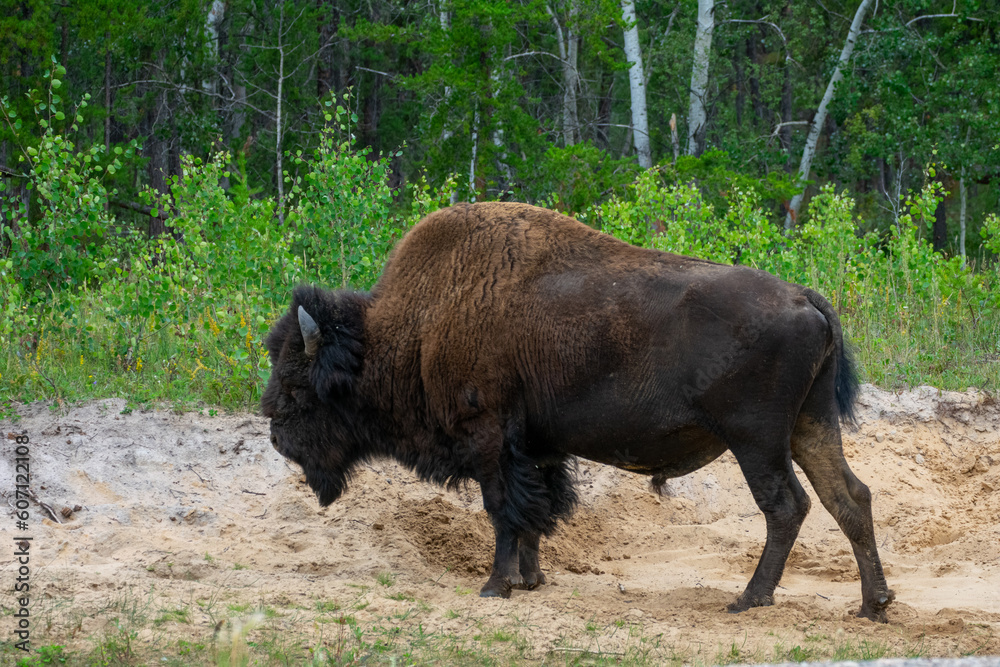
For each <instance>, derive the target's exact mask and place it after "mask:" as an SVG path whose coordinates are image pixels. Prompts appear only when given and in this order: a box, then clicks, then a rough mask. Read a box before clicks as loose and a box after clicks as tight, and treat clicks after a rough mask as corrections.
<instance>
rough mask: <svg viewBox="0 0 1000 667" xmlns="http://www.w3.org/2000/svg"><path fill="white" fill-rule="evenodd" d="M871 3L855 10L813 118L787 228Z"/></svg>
mask: <svg viewBox="0 0 1000 667" xmlns="http://www.w3.org/2000/svg"><path fill="white" fill-rule="evenodd" d="M871 4H872V0H861V4H860V5H859V6H858V10H857V11H856V12H854V21H852V22H851V29H850V31H848V33H847V41H846V42H844V48H843V50H842V51H841V52H840V59H839V60H838V61H837V66H836V67H834V69H833V76H831V77H830V83H829V85H827V87H826V93H824V95H823V100H822V101H821V102H820V103H819V109H817V110H816V117H815V118H813V122H812V126H811V127H810V128H809V136H808V137H806V146H805V148H803V149H802V162H800V163H799V178H798V185H799V187H800V188H802V190H803V192H800V193H799V194H797V195H795V196H794V197H792V202H791V204H790V205H789V207H788V215H787V216H785V229H786V230H787V229H791V228H792V226H793V225H794V224H795V221H796V219H797V218H798V216H799V207H800V206H801V205H802V197H803V195H804V194H805V182H806V181H807V180H809V169H810V168H811V167H812V160H813V156H814V155H815V154H816V143H817V142H818V141H819V135H820V133H821V132H822V131H823V124H824V123H826V110H827V107H828V106H829V105H830V100H832V99H833V92H834V90H835V89H836V87H837V84H838V83H840V80H841V79H843V78H844V68H845V67H847V63H848V62H849V61H850V59H851V53H853V52H854V43H855V42H856V41H857V39H858V33H859V32H860V31H861V24H862V23H863V22H864V20H865V14H867V13H868V8H869V7H870V6H871Z"/></svg>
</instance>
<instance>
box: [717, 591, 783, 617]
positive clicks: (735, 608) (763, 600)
mask: <svg viewBox="0 0 1000 667" xmlns="http://www.w3.org/2000/svg"><path fill="white" fill-rule="evenodd" d="M773 604H774V597H772V596H770V595H765V596H763V597H759V598H748V597H746V596H745V595H741V596H740V597H739V598H737V600H736V602H733V603H732V604H730V605H729V606H727V607H726V611H728V612H729V613H730V614H739V613H740V612H743V611H746V610H747V609H750V608H752V607H770V606H771V605H773Z"/></svg>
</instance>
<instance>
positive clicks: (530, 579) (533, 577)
mask: <svg viewBox="0 0 1000 667" xmlns="http://www.w3.org/2000/svg"><path fill="white" fill-rule="evenodd" d="M521 577H522V581H521V582H520V583H517V584H514V586H513V587H514V588H517V589H520V590H523V591H533V590H535V589H536V588H538V587H539V586H541V585H542V584H544V583H545V575H544V574H542V573H541V572H529V573H528V574H524V575H521Z"/></svg>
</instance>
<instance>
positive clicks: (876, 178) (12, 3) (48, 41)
mask: <svg viewBox="0 0 1000 667" xmlns="http://www.w3.org/2000/svg"><path fill="white" fill-rule="evenodd" d="M0 4H2V6H3V10H2V15H3V16H4V17H5V18H3V19H0V44H2V48H0V77H2V82H3V86H2V90H3V91H4V95H5V96H6V97H7V99H8V101H9V104H10V106H11V108H12V109H14V110H15V111H16V112H17V113H18V116H19V117H20V118H22V119H23V118H30V117H31V116H32V111H33V105H32V102H31V100H30V99H29V98H28V96H27V93H28V92H29V91H30V90H31V89H33V88H41V87H44V86H43V79H42V77H43V73H44V72H45V71H46V70H47V69H49V68H50V67H51V66H52V62H51V58H50V57H52V56H54V57H55V60H57V61H58V62H59V63H60V64H61V65H62V66H64V67H65V69H66V74H65V76H64V77H63V78H62V79H61V84H62V86H61V88H60V89H59V91H58V95H59V97H61V98H62V100H64V104H65V105H68V106H74V107H75V104H76V102H77V101H78V100H80V99H82V98H83V96H84V95H85V94H89V95H90V96H91V97H90V99H89V104H88V105H87V107H86V108H85V109H83V110H81V111H80V115H81V118H82V120H81V121H80V122H78V126H79V132H78V135H77V137H76V138H75V141H76V142H77V143H78V144H80V145H103V146H104V147H105V150H107V151H109V152H111V151H114V149H115V148H117V147H122V148H125V147H128V146H129V144H130V142H136V145H137V146H141V148H140V149H138V150H137V153H136V158H135V159H133V160H130V161H129V162H128V164H127V165H126V166H125V168H123V169H120V170H117V171H116V173H115V174H114V176H113V178H109V179H106V182H105V183H106V185H107V186H108V187H113V188H114V189H115V190H117V195H116V197H115V198H114V202H113V205H117V206H119V207H122V206H132V207H133V209H134V208H135V206H134V204H136V203H137V202H138V200H139V198H138V193H139V191H141V190H142V189H143V188H146V187H149V188H153V189H154V190H157V191H159V192H162V193H168V191H169V187H168V184H169V182H170V179H171V178H172V177H176V176H179V175H180V174H181V161H182V157H183V156H185V155H194V156H201V157H205V156H207V155H209V154H210V153H212V152H214V151H217V150H219V149H220V148H224V149H226V150H228V151H229V152H230V154H231V155H232V156H233V160H234V162H233V165H232V167H233V171H234V172H238V173H239V174H240V177H241V178H243V179H245V183H246V186H247V188H249V190H250V191H251V192H253V193H263V194H273V195H276V196H277V197H278V198H279V200H281V201H279V209H280V208H282V207H284V206H286V205H287V203H286V202H285V201H284V200H285V198H286V195H287V192H284V190H285V189H286V188H285V183H286V182H289V183H290V182H291V181H292V180H294V179H295V178H296V177H297V176H301V175H302V174H304V171H303V170H304V169H305V168H306V167H305V166H304V165H303V164H302V163H296V162H294V160H289V159H288V157H287V155H288V154H292V155H300V154H308V153H310V152H311V151H312V150H313V149H314V148H315V147H316V146H317V145H318V143H319V141H320V130H321V129H322V128H323V127H324V126H326V125H327V124H328V121H327V120H325V114H324V106H323V103H324V102H328V101H330V100H331V98H335V99H336V100H337V101H338V102H341V103H343V104H345V106H346V107H347V108H348V109H349V110H350V111H351V112H353V113H354V114H355V115H356V117H357V122H356V124H355V125H353V127H352V131H353V132H355V133H356V136H357V142H358V145H359V146H365V147H371V149H372V151H373V153H372V155H378V154H380V153H381V154H384V155H392V159H391V163H390V172H391V185H392V186H393V187H398V186H399V185H402V184H404V183H413V182H414V181H416V180H417V179H418V178H420V176H421V174H426V178H427V180H428V182H429V183H430V184H431V185H432V186H440V185H442V184H443V183H444V182H445V180H446V179H447V178H448V177H449V176H451V175H454V177H455V183H456V186H457V187H456V193H455V196H456V198H458V199H460V200H472V199H484V198H488V199H516V200H522V201H531V202H540V201H549V200H550V198H551V196H552V195H557V196H558V203H557V205H558V206H560V207H561V208H564V209H568V210H570V211H571V212H578V211H581V210H583V209H584V208H585V207H586V206H588V205H591V204H594V203H597V202H599V201H600V200H602V199H605V198H607V197H608V196H609V194H611V193H612V192H614V191H615V190H616V188H617V189H620V188H622V187H624V186H625V185H626V184H628V183H631V182H632V180H633V179H634V177H635V171H636V169H637V168H638V164H639V163H640V162H642V161H643V157H644V156H643V150H648V151H649V154H650V155H651V162H652V163H655V164H665V165H670V166H671V168H672V170H673V173H672V177H673V178H676V179H677V180H681V181H686V180H691V179H696V180H698V181H699V182H701V183H703V184H704V185H705V187H706V188H712V187H715V188H716V189H725V183H726V182H731V181H733V180H734V178H737V177H744V178H751V179H756V180H758V181H760V183H761V184H763V186H764V187H763V188H762V190H763V192H762V194H764V195H765V197H767V200H768V205H769V206H770V208H771V210H772V211H773V213H774V215H775V217H776V219H777V218H780V217H781V216H782V215H783V214H784V213H785V212H786V211H787V208H788V206H789V203H790V200H791V199H792V197H793V196H794V194H795V193H796V192H797V191H798V190H799V189H801V188H800V187H798V180H799V179H798V178H797V173H798V170H799V167H800V165H801V162H802V156H803V151H804V148H805V147H806V142H807V138H808V133H809V131H810V129H811V123H812V122H813V121H814V120H815V119H816V118H817V115H818V109H819V107H820V106H821V102H822V101H823V98H824V93H825V92H826V89H827V87H828V85H829V82H830V79H831V76H832V75H833V73H834V71H835V68H836V66H837V64H838V59H839V58H840V56H841V53H842V50H843V48H844V45H845V43H846V42H847V39H848V36H849V33H850V29H851V26H852V22H853V21H854V20H855V18H856V16H857V15H858V14H861V16H860V24H859V29H858V30H857V32H856V34H855V35H853V37H854V51H853V54H851V56H850V59H849V61H848V62H847V63H845V64H844V66H843V67H842V68H841V69H842V75H843V81H841V82H840V83H839V85H838V86H836V89H835V92H834V93H833V95H832V98H831V99H830V101H829V103H828V105H827V106H826V107H824V108H823V110H822V111H823V115H825V119H823V120H822V125H821V126H820V127H819V136H818V146H817V147H816V150H815V159H814V160H813V161H812V165H811V167H812V168H811V169H810V170H809V172H808V174H807V178H808V179H811V180H812V181H813V182H815V183H816V184H817V186H818V185H821V184H823V183H826V182H832V183H835V184H836V186H837V187H838V188H840V189H847V190H849V191H850V192H851V193H853V194H854V195H855V196H856V197H857V198H858V200H859V211H860V213H861V214H862V217H863V218H864V220H865V221H866V222H867V224H868V225H870V226H873V227H879V226H881V227H885V226H886V225H888V224H889V223H890V222H892V221H894V219H895V217H897V216H898V214H899V201H900V196H901V194H905V192H906V191H907V190H908V189H919V188H920V187H921V186H922V185H923V184H924V183H925V182H926V178H927V176H926V175H925V172H926V169H927V166H928V165H929V164H932V163H933V164H936V165H937V168H936V170H935V175H934V177H933V178H934V179H935V180H936V182H938V183H940V184H941V186H942V187H943V190H944V192H945V196H944V198H943V199H942V201H941V203H940V204H939V208H938V210H937V211H936V220H937V226H935V227H934V229H933V231H932V236H931V238H932V241H933V243H934V246H935V248H936V249H939V250H943V251H945V252H949V253H957V252H960V251H961V248H960V239H959V227H960V218H962V217H963V216H962V206H961V201H960V199H962V195H963V185H964V194H965V201H966V204H965V209H964V211H965V215H964V219H965V220H966V221H967V224H968V226H969V227H968V233H967V235H966V243H967V244H968V250H969V252H970V254H975V253H977V252H978V251H979V250H980V247H981V239H980V237H979V235H978V233H977V232H978V229H979V225H980V224H981V221H982V219H983V217H984V214H985V213H986V212H989V211H995V210H996V209H997V200H998V194H1000V149H998V146H997V140H998V135H997V132H996V127H997V125H996V124H997V122H998V121H997V118H1000V115H998V111H1000V80H998V72H1000V44H998V36H997V29H998V24H1000V4H998V3H997V2H995V1H994V0H981V1H980V0H962V1H961V2H959V1H958V0H955V1H954V2H948V0H901V1H897V2H891V3H886V2H883V3H881V4H879V3H873V2H871V1H870V0H869V1H867V2H855V1H854V0H850V1H842V0H777V1H768V0H753V1H746V2H739V3H732V4H727V3H722V2H715V3H713V2H711V1H706V0H701V2H700V3H699V2H697V1H695V0H688V1H686V2H660V1H647V0H638V1H637V2H635V3H634V6H633V3H632V0H629V1H628V2H618V1H617V0H614V1H612V0H549V1H547V2H543V1H538V0H518V1H508V0H455V1H441V2H411V1H396V0H391V1H382V2H353V1H341V0H287V1H284V2H281V1H272V2H260V1H259V0H228V1H225V2H223V1H222V0H214V1H212V2H208V1H207V0H177V1H175V2H134V1H133V0H121V1H119V0H116V1H115V2H108V1H107V0H74V1H72V2H67V3H49V2H41V1H38V0H3V1H2V3H0ZM630 8H631V11H632V13H633V15H634V22H628V21H626V20H625V19H624V18H623V16H624V14H625V13H628V11H629V10H630ZM623 9H624V10H625V11H624V13H623ZM699 11H701V12H702V19H701V20H702V32H701V33H699V28H698V24H699ZM706 25H707V26H708V34H707V37H708V43H707V44H706V43H705V39H704V38H702V39H701V42H699V41H698V40H697V39H696V36H698V35H699V34H701V35H702V36H704V33H705V28H706ZM632 28H635V29H637V37H638V50H637V51H635V55H634V56H633V57H632V58H629V57H628V56H627V55H626V50H627V48H628V46H629V45H628V36H629V35H628V33H629V29H632ZM630 60H637V61H638V62H636V64H634V65H631V66H630ZM699 61H701V62H702V63H703V66H704V68H705V72H704V75H703V78H702V79H701V80H697V77H694V76H693V73H694V72H693V69H696V68H695V65H696V63H697V62H699ZM637 70H641V73H639V74H640V76H641V81H640V83H641V84H642V85H641V88H642V89H643V90H642V91H641V92H642V93H643V95H644V97H645V103H644V106H645V111H644V114H645V116H646V118H647V119H648V120H647V121H644V122H645V123H646V129H643V130H637V127H638V126H639V125H640V123H638V122H634V121H633V118H634V115H633V112H634V110H635V107H636V106H637V105H638V102H637V101H636V100H635V97H636V96H635V94H633V93H634V91H633V90H632V89H630V81H629V76H630V73H632V74H636V73H638V72H637ZM695 92H697V93H698V94H697V96H696V95H695V94H694V93H695ZM345 96H348V97H347V101H346V102H344V101H343V100H344V98H345ZM694 97H697V98H698V100H699V104H700V107H701V108H700V109H699V108H698V106H699V105H698V104H695V100H694V99H693V98H694ZM692 116H694V117H695V122H696V123H697V127H693V126H692V125H693V123H692ZM4 125H5V126H4V127H0V168H2V170H3V173H4V176H5V178H6V179H10V180H11V183H10V184H9V187H10V188H13V189H18V188H20V190H21V192H20V194H21V196H22V197H23V198H24V200H25V203H26V204H27V205H28V206H30V203H29V202H30V197H31V195H30V193H29V192H28V191H27V189H26V188H25V185H26V182H27V179H25V178H19V176H22V175H23V174H24V173H25V169H24V168H23V165H22V164H21V163H19V162H18V161H17V157H18V155H19V152H20V149H19V148H18V146H23V145H24V144H25V143H26V142H25V138H24V137H15V136H13V135H14V131H13V128H12V127H10V126H9V125H7V124H4ZM637 132H640V133H641V134H642V135H644V136H648V148H644V146H643V142H642V141H641V140H640V141H639V142H637V141H636V133H637ZM640 139H641V137H640ZM27 143H30V141H29V142H27ZM637 144H638V146H639V154H638V155H637V148H636V146H637ZM404 147H405V148H404ZM401 149H402V150H401ZM684 156H694V158H699V159H691V158H689V159H684ZM647 159H649V158H647ZM282 174H287V178H282ZM815 190H816V187H815V186H814V187H813V188H812V189H810V190H809V192H814V191H815ZM8 191H9V190H8ZM711 194H717V193H711ZM124 210H125V209H123V210H122V211H119V216H122V217H126V218H127V216H125V213H124ZM281 214H282V211H281V210H279V211H278V215H279V216H281ZM132 220H133V223H134V224H149V225H151V229H150V231H152V232H153V233H158V232H162V225H160V224H159V223H160V222H162V221H163V219H162V218H155V219H153V221H152V222H150V220H149V219H147V218H146V217H142V216H140V215H136V216H135V217H134V218H132ZM797 221H798V219H797V218H796V222H797Z"/></svg>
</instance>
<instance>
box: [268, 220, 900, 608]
mask: <svg viewBox="0 0 1000 667" xmlns="http://www.w3.org/2000/svg"><path fill="white" fill-rule="evenodd" d="M268 346H269V348H270V352H271V357H272V361H273V364H274V371H273V373H272V376H271V381H270V383H269V385H268V388H267V391H266V392H265V395H264V398H263V400H262V406H263V411H264V414H265V415H266V416H268V417H270V418H271V420H272V422H271V433H272V436H271V438H272V442H273V443H274V446H275V447H276V449H277V450H278V451H279V452H281V453H282V454H284V455H285V456H287V457H289V458H291V459H292V460H294V461H296V462H298V463H299V464H301V465H302V467H303V469H304V470H305V473H306V477H307V480H308V481H309V483H310V484H311V485H312V487H313V488H314V489H315V490H316V492H317V495H318V496H319V500H320V502H321V503H323V504H328V503H330V502H332V501H333V500H334V499H336V498H337V497H338V496H339V495H340V493H341V491H342V490H343V488H344V485H345V484H346V482H347V479H348V478H349V476H350V472H351V470H352V468H353V467H354V466H355V465H356V464H357V463H358V462H360V461H363V460H365V459H369V458H372V457H377V456H388V457H393V458H395V459H397V460H399V461H401V462H402V463H404V464H406V465H408V466H410V467H411V468H413V469H414V470H415V471H416V472H417V473H418V474H419V475H420V476H421V477H423V478H425V479H427V480H430V481H433V482H437V483H443V484H454V483H457V482H460V481H462V480H465V479H472V480H475V481H477V482H478V483H479V484H480V486H481V488H482V491H483V499H484V503H485V506H486V509H487V511H488V512H489V513H490V516H491V518H492V520H493V524H494V527H495V530H496V537H497V546H496V555H495V560H494V567H493V572H492V575H491V576H490V579H489V581H488V582H487V583H486V585H485V586H484V587H483V590H482V594H483V595H503V596H507V595H509V594H510V588H511V587H525V588H534V587H535V586H537V585H538V584H540V583H543V582H544V575H543V574H542V573H541V570H540V569H539V565H538V542H539V537H540V536H541V535H543V534H548V533H550V532H551V531H552V530H553V528H554V527H555V525H556V522H557V521H558V519H560V518H562V517H565V516H566V515H568V513H569V512H570V511H571V510H572V507H573V504H574V503H575V501H576V495H575V493H574V491H573V483H572V476H571V469H570V465H571V460H572V459H571V458H570V457H571V456H573V455H576V456H581V457H584V458H588V459H591V460H594V461H600V462H602V463H607V464H611V465H615V466H618V467H621V468H625V469H627V470H632V471H635V472H638V473H642V474H648V475H652V476H653V478H654V482H662V480H664V479H665V478H667V477H674V476H679V475H684V474H687V473H689V472H691V471H693V470H695V469H697V468H699V467H701V466H703V465H705V464H706V463H708V462H709V461H711V460H713V459H714V458H716V457H718V456H719V455H720V454H722V453H723V452H724V451H726V450H727V449H730V450H732V452H733V454H734V455H735V456H736V459H737V460H738V461H739V464H740V466H741V468H742V470H743V472H744V475H745V476H746V479H747V482H748V484H749V485H750V489H751V491H752V492H753V495H754V499H755V500H756V501H757V504H758V506H759V507H760V509H761V510H762V511H763V512H764V515H765V517H766V519H767V528H768V538H767V544H766V546H765V548H764V552H763V554H762V555H761V560H760V564H759V565H758V568H757V571H756V572H755V573H754V575H753V577H752V579H751V580H750V583H749V585H748V586H747V589H746V591H745V592H744V593H743V595H741V596H740V598H739V599H738V600H737V601H736V602H735V603H733V605H731V610H733V611H742V610H744V609H747V608H749V607H753V606H759V605H766V604H771V603H772V595H773V592H774V589H775V587H776V585H777V583H778V581H779V579H780V578H781V574H782V571H783V569H784V565H785V561H786V559H787V557H788V553H789V551H790V550H791V547H792V544H793V542H794V541H795V538H796V536H797V534H798V530H799V527H800V526H801V524H802V521H803V519H804V518H805V515H806V512H808V510H809V499H808V496H807V495H806V493H805V491H804V490H803V488H802V486H801V485H800V484H799V482H798V480H797V479H796V477H795V473H794V472H793V470H792V460H795V461H796V462H797V463H798V464H799V465H800V466H801V467H802V469H803V470H804V471H805V473H806V476H807V477H808V478H809V479H810V481H811V483H812V484H813V486H814V488H815V489H816V491H817V493H818V494H819V496H820V498H821V500H822V501H823V504H824V505H825V506H826V507H827V509H828V510H830V512H831V513H833V515H834V517H835V518H836V519H837V521H838V522H839V524H840V526H841V528H842V530H843V531H844V533H845V534H846V535H847V537H848V538H849V539H850V541H851V544H852V546H853V547H854V552H855V555H856V557H857V560H858V566H859V568H860V571H861V580H862V595H863V601H862V607H861V611H860V615H862V616H865V617H868V618H872V619H875V620H883V621H884V620H885V607H886V606H887V605H888V604H889V603H890V602H891V600H892V592H891V591H889V590H888V588H887V586H886V583H885V577H884V576H883V573H882V567H881V564H880V562H879V557H878V553H877V551H876V548H875V536H874V530H873V525H872V515H871V495H870V493H869V491H868V488H867V487H866V486H865V485H864V484H862V483H861V482H860V481H859V480H858V479H857V478H856V477H855V476H854V475H853V473H851V471H850V469H849V468H848V466H847V463H846V461H845V460H844V457H843V453H842V449H841V439H840V425H839V420H840V419H841V418H845V419H849V418H850V417H851V408H852V404H853V399H854V394H855V391H856V386H857V382H856V380H855V378H854V372H853V368H852V366H851V363H850V360H849V358H848V357H847V356H846V354H845V351H844V344H843V339H842V336H841V331H840V323H839V320H838V318H837V315H836V313H835V312H834V311H833V309H832V308H831V307H830V304H829V303H828V302H827V301H826V300H825V299H823V297H821V296H819V295H818V294H816V293H815V292H813V291H811V290H809V289H807V288H804V287H801V286H798V285H792V284H789V283H786V282H783V281H781V280H778V279H777V278H775V277H773V276H771V275H769V274H767V273H764V272H762V271H757V270H754V269H750V268H745V267H730V266H722V265H719V264H714V263H711V262H706V261H702V260H698V259H692V258H688V257H681V256H677V255H671V254H667V253H662V252H658V251H655V250H647V249H641V248H635V247H632V246H629V245H626V244H624V243H621V242H619V241H617V240H615V239H614V238H612V237H610V236H607V235H605V234H601V233H599V232H597V231H594V230H593V229H590V228H589V227H587V226H585V225H583V224H581V223H579V222H576V221H575V220H572V219H570V218H567V217H565V216H562V215H560V214H558V213H554V212H552V211H548V210H544V209H540V208H535V207H533V206H527V205H524V204H507V203H486V204H473V205H468V204H465V205H459V206H456V207H453V208H450V209H445V210H442V211H438V212H436V213H433V214H431V215H429V216H428V217H427V218H425V219H424V220H423V221H421V222H420V223H419V224H418V225H416V226H415V227H414V228H413V229H412V230H411V231H410V232H409V233H408V234H407V235H406V236H405V238H403V240H402V241H400V243H399V244H398V245H397V247H396V249H395V250H394V252H393V254H392V256H391V258H390V260H389V263H388V265H387V266H386V269H385V271H384V273H383V275H382V277H381V279H380V280H379V282H378V284H377V285H376V287H375V289H374V290H373V292H372V293H371V294H365V293H357V292H348V291H337V292H327V291H324V290H320V289H316V288H299V289H297V290H296V291H295V293H294V296H293V301H292V307H291V310H290V311H289V313H288V314H287V315H286V316H285V317H284V318H283V319H282V320H281V321H279V322H278V323H277V324H276V325H275V327H274V329H273V331H272V333H271V335H270V337H269V339H268ZM307 349H308V350H309V351H310V352H311V354H310V353H307Z"/></svg>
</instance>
